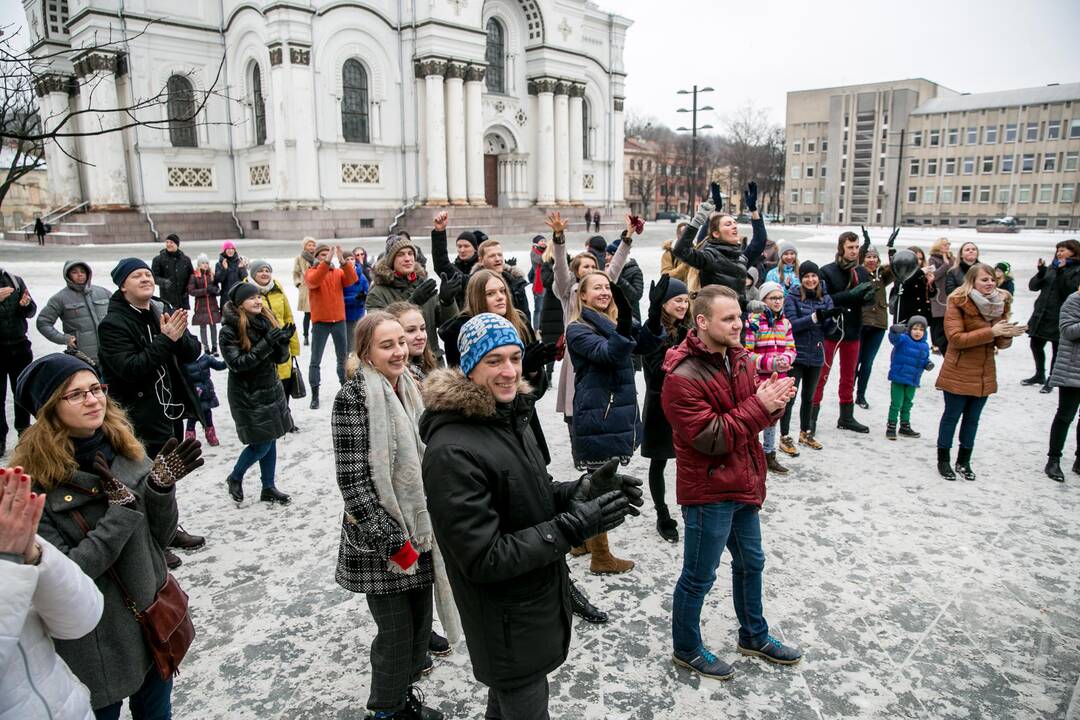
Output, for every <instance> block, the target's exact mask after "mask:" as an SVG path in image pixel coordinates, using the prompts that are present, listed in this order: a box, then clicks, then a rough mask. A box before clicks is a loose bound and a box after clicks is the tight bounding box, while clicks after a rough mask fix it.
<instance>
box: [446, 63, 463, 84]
mask: <svg viewBox="0 0 1080 720" xmlns="http://www.w3.org/2000/svg"><path fill="white" fill-rule="evenodd" d="M468 69H469V66H468V65H466V64H465V63H459V62H449V63H447V64H446V79H447V80H464V79H465V72H466V70H468Z"/></svg>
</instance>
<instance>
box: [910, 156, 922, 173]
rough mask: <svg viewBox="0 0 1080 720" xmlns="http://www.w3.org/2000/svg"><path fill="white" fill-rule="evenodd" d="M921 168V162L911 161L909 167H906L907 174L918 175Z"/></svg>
mask: <svg viewBox="0 0 1080 720" xmlns="http://www.w3.org/2000/svg"><path fill="white" fill-rule="evenodd" d="M921 166H922V161H921V160H915V159H912V160H911V163H910V165H909V167H908V174H909V175H918V174H919V170H920V168H921Z"/></svg>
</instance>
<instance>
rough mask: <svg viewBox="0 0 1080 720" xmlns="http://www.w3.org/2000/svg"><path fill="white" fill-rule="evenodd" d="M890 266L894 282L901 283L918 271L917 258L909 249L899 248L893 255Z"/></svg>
mask: <svg viewBox="0 0 1080 720" xmlns="http://www.w3.org/2000/svg"><path fill="white" fill-rule="evenodd" d="M890 267H892V271H893V277H894V278H896V282H898V283H899V284H901V285H903V284H904V283H906V282H907V281H908V280H909V279H910V278H911V276H912V275H914V274H915V273H917V272H918V271H919V259H918V258H917V257H915V253H913V252H912V251H910V250H899V251H897V253H896V254H895V255H893V257H892V261H891V263H890Z"/></svg>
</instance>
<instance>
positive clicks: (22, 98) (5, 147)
mask: <svg viewBox="0 0 1080 720" xmlns="http://www.w3.org/2000/svg"><path fill="white" fill-rule="evenodd" d="M0 93H2V95H3V96H2V97H0V156H2V157H3V158H4V160H5V162H4V164H6V165H7V167H6V168H0V173H3V174H2V175H0V204H3V202H4V198H5V197H6V196H7V194H8V191H9V190H10V189H11V187H12V185H14V184H16V183H17V182H19V180H21V179H22V178H23V177H25V176H26V175H28V174H29V173H31V172H33V171H34V170H37V169H38V168H39V167H41V166H42V165H43V164H44V162H45V153H44V150H43V148H42V142H41V141H40V140H34V139H31V138H32V137H33V136H34V135H36V134H37V133H38V132H39V130H38V128H39V125H40V122H39V120H38V113H37V104H36V103H35V101H34V93H33V92H32V90H31V89H30V88H29V87H25V86H24V85H23V84H20V83H17V82H15V81H13V79H11V78H5V77H2V76H0Z"/></svg>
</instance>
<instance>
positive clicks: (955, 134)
mask: <svg viewBox="0 0 1080 720" xmlns="http://www.w3.org/2000/svg"><path fill="white" fill-rule="evenodd" d="M949 144H950V145H959V144H960V129H959V128H949Z"/></svg>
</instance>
